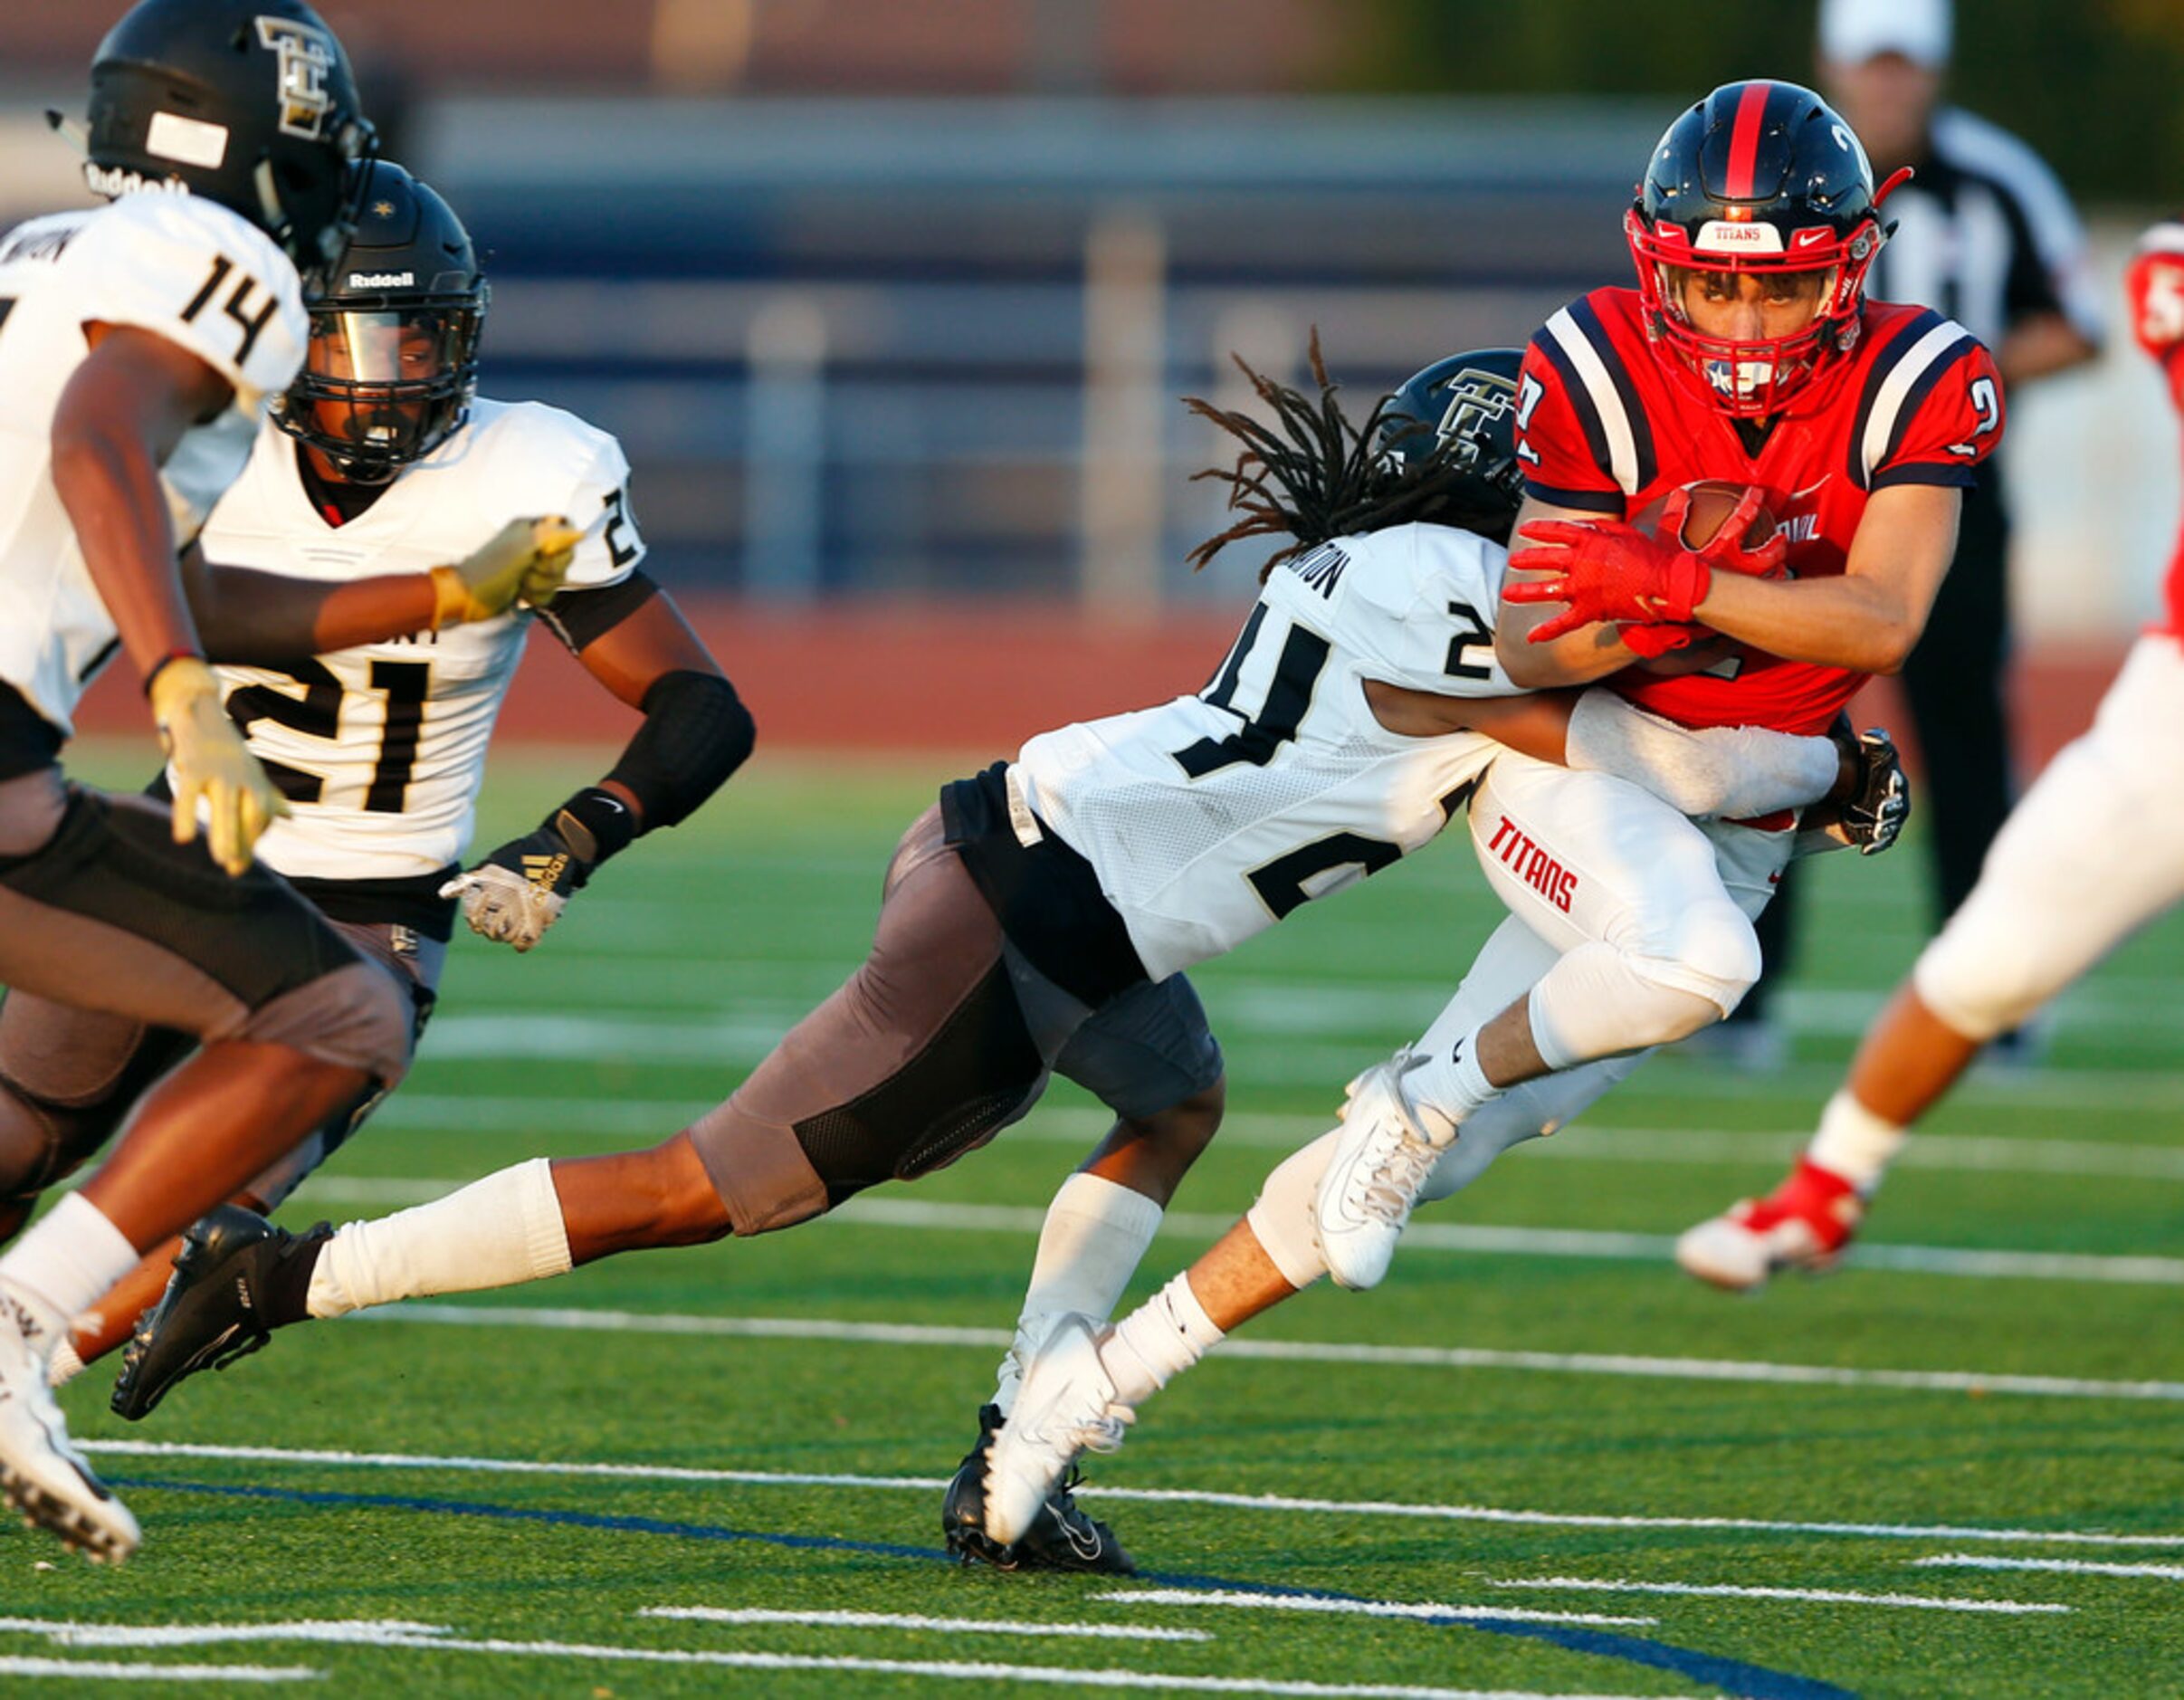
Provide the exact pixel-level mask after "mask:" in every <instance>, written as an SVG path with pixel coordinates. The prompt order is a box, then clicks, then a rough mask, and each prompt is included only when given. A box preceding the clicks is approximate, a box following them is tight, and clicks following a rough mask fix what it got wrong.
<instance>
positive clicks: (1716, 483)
mask: <svg viewBox="0 0 2184 1700" xmlns="http://www.w3.org/2000/svg"><path fill="white" fill-rule="evenodd" d="M1683 488H1684V489H1686V490H1688V491H1689V492H1691V511H1690V512H1688V513H1687V514H1685V515H1684V516H1683V536H1681V537H1680V538H1678V539H1677V541H1678V542H1679V543H1681V544H1683V547H1684V548H1685V549H1703V548H1705V546H1706V545H1707V544H1709V543H1711V542H1712V541H1713V539H1714V533H1715V532H1717V531H1719V530H1721V526H1722V524H1723V522H1724V521H1727V520H1728V518H1729V516H1730V515H1731V514H1732V513H1734V512H1735V511H1737V503H1738V502H1740V501H1742V500H1743V499H1744V486H1743V485H1742V484H1732V483H1731V482H1729V481H1728V480H1727V479H1723V478H1702V479H1699V480H1697V481H1696V482H1693V483H1689V484H1686V485H1684V486H1683ZM1667 505H1668V498H1667V497H1666V496H1663V497H1661V498H1660V499H1659V500H1658V501H1649V502H1647V503H1646V504H1645V507H1644V508H1642V509H1640V510H1639V511H1638V512H1637V513H1636V515H1635V516H1634V517H1633V518H1632V520H1631V523H1632V524H1633V525H1635V526H1636V527H1637V528H1638V529H1639V530H1641V531H1646V532H1651V531H1653V530H1655V529H1656V528H1657V527H1658V526H1659V525H1660V523H1661V513H1662V510H1663V509H1664V508H1665V507H1667ZM1774 534H1775V516H1774V515H1773V514H1772V513H1770V512H1769V511H1768V509H1767V505H1766V504H1765V503H1764V502H1762V503H1761V504H1760V511H1759V512H1757V513H1755V514H1753V515H1752V518H1751V524H1750V526H1749V527H1748V528H1747V529H1746V530H1745V533H1744V547H1745V548H1746V549H1758V548H1759V547H1760V545H1761V544H1763V543H1765V542H1766V541H1767V540H1768V539H1769V538H1770V537H1772V536H1773V535H1774Z"/></svg>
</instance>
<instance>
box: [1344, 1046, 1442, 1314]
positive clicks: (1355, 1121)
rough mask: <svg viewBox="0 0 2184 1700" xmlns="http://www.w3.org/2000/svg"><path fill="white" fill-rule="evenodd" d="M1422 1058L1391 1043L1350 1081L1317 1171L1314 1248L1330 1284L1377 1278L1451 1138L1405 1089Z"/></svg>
mask: <svg viewBox="0 0 2184 1700" xmlns="http://www.w3.org/2000/svg"><path fill="white" fill-rule="evenodd" d="M1425 1062H1426V1059H1425V1058H1424V1057H1422V1056H1419V1055H1416V1054H1415V1053H1413V1052H1410V1051H1397V1053H1396V1054H1395V1055H1393V1056H1391V1057H1389V1058H1388V1060H1387V1061H1386V1062H1384V1063H1375V1064H1374V1065H1372V1066H1371V1067H1370V1068H1369V1069H1367V1070H1366V1071H1365V1072H1364V1073H1363V1074H1359V1076H1358V1077H1357V1079H1355V1080H1353V1081H1351V1082H1350V1101H1349V1102H1348V1103H1345V1104H1344V1105H1343V1106H1342V1129H1341V1137H1340V1140H1338V1141H1336V1144H1335V1150H1334V1155H1333V1156H1332V1157H1331V1158H1330V1160H1328V1165H1327V1172H1326V1173H1325V1174H1323V1175H1321V1177H1320V1196H1319V1199H1318V1202H1317V1205H1316V1207H1315V1211H1314V1215H1315V1218H1316V1220H1317V1223H1318V1227H1319V1232H1320V1250H1321V1254H1322V1255H1323V1256H1325V1257H1326V1258H1327V1269H1328V1273H1329V1274H1330V1275H1332V1276H1333V1277H1334V1279H1335V1285H1337V1286H1342V1287H1349V1288H1350V1289H1352V1290H1353V1291H1357V1292H1362V1291H1363V1290H1364V1289H1365V1288H1367V1287H1371V1286H1378V1285H1379V1284H1380V1278H1381V1276H1383V1275H1386V1274H1387V1273H1388V1264H1389V1262H1390V1261H1391V1260H1392V1259H1393V1258H1394V1256H1395V1255H1396V1242H1397V1240H1398V1239H1400V1238H1402V1237H1403V1227H1404V1225H1405V1224H1406V1223H1407V1222H1408V1221H1409V1220H1410V1212H1411V1207H1412V1206H1413V1205H1415V1204H1416V1203H1417V1201H1418V1193H1419V1190H1420V1189H1422V1188H1423V1187H1424V1186H1425V1185H1426V1176H1428V1175H1430V1174H1431V1173H1432V1172H1433V1167H1434V1164H1435V1162H1437V1161H1438V1160H1440V1156H1441V1153H1442V1152H1443V1151H1446V1150H1447V1149H1448V1148H1449V1146H1450V1145H1452V1144H1454V1142H1455V1137H1456V1124H1455V1123H1454V1122H1452V1121H1450V1120H1449V1119H1448V1118H1447V1117H1446V1116H1445V1115H1443V1114H1441V1113H1439V1112H1438V1111H1435V1110H1431V1109H1426V1110H1421V1109H1419V1108H1417V1107H1416V1105H1414V1104H1412V1103H1411V1102H1410V1101H1409V1100H1408V1099H1407V1097H1405V1096H1404V1094H1403V1076H1404V1075H1405V1074H1409V1073H1410V1072H1411V1071H1412V1070H1414V1069H1416V1068H1419V1067H1421V1066H1423V1065H1424V1064H1425Z"/></svg>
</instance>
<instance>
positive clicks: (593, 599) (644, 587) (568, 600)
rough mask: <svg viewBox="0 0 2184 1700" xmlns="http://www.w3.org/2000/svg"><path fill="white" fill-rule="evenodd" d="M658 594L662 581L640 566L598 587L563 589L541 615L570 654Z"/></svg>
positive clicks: (608, 630) (541, 610)
mask: <svg viewBox="0 0 2184 1700" xmlns="http://www.w3.org/2000/svg"><path fill="white" fill-rule="evenodd" d="M659 594H660V587H659V585H658V584H657V583H656V582H655V581H653V579H651V578H647V577H646V576H645V573H644V568H642V567H640V568H638V569H637V570H636V571H635V572H633V573H632V574H630V576H629V577H628V578H623V579H618V580H616V581H615V583H613V584H611V585H602V586H600V587H598V588H597V589H596V590H564V591H563V592H562V593H561V594H560V595H559V596H558V597H555V598H554V600H553V604H552V606H548V607H543V608H540V609H539V619H540V620H541V621H542V622H543V623H544V624H545V626H546V628H547V629H548V631H550V632H551V633H553V635H555V636H556V637H558V638H559V639H560V640H561V642H562V644H563V645H564V646H565V647H566V648H567V650H568V653H569V654H572V655H578V654H583V653H584V649H585V647H586V645H589V644H593V643H596V642H597V641H598V640H599V639H600V638H602V637H604V636H606V634H607V633H609V632H611V631H613V630H614V628H615V626H619V625H621V624H622V622H623V621H625V620H626V619H627V618H629V616H631V615H633V614H634V613H635V612H636V611H637V610H638V609H639V608H641V607H643V606H644V605H645V604H646V603H647V602H650V601H651V600H652V599H653V597H656V596H658V595H659Z"/></svg>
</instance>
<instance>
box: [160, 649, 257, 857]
mask: <svg viewBox="0 0 2184 1700" xmlns="http://www.w3.org/2000/svg"><path fill="white" fill-rule="evenodd" d="M145 694H146V695H147V696H148V697H149V698H150V699H151V705H152V719H153V721H155V722H156V723H157V726H158V728H159V742H160V744H161V745H162V746H163V747H164V748H165V749H166V750H167V762H168V764H169V765H170V766H171V767H172V768H173V769H174V788H175V806H174V823H175V842H176V844H187V843H189V841H190V840H191V839H193V838H195V837H196V836H197V805H198V804H199V803H200V802H202V803H204V804H205V808H206V826H205V840H206V844H205V847H206V848H207V849H208V850H210V851H211V852H212V857H213V860H214V861H215V862H217V863H218V864H220V865H221V866H222V867H224V868H225V869H226V870H227V871H228V873H229V874H240V873H242V872H243V869H245V868H247V867H248V866H250V860H251V848H252V846H253V845H255V844H256V843H257V842H258V839H259V836H260V835H262V833H263V832H264V831H265V829H266V828H267V827H268V826H271V825H272V823H273V821H274V820H275V819H276V818H278V817H281V816H282V815H285V814H287V813H288V804H287V802H286V800H285V799H283V798H282V797H281V793H280V792H279V791H277V790H275V789H274V788H273V782H272V780H271V779H269V778H266V777H265V769H263V768H262V767H260V766H259V765H258V758H257V757H255V756H253V755H252V754H251V752H250V746H249V745H248V744H246V743H244V742H243V734H242V733H241V732H240V731H236V730H235V723H234V721H231V720H229V719H228V717H227V709H226V707H225V706H224V704H223V703H222V702H221V701H220V682H219V680H218V679H217V678H216V677H215V676H214V673H213V670H212V669H211V668H210V667H208V666H206V665H205V663H204V662H202V661H200V660H198V659H197V657H196V656H195V655H177V656H176V657H175V658H174V659H173V660H171V661H169V662H167V663H166V664H163V665H162V666H161V667H160V668H159V669H158V671H157V672H156V673H153V674H152V677H151V683H149V684H148V686H147V687H146V689H145Z"/></svg>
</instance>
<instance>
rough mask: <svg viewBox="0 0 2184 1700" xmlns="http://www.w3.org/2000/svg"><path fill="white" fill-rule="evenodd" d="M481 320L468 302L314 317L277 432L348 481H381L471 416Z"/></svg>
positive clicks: (332, 311) (476, 306)
mask: <svg viewBox="0 0 2184 1700" xmlns="http://www.w3.org/2000/svg"><path fill="white" fill-rule="evenodd" d="M482 316H483V315H482V304H481V303H478V302H472V301H460V302H449V303H425V304H405V305H403V306H399V307H395V306H389V307H386V308H384V309H379V310H355V309H343V308H321V309H319V310H314V311H313V312H312V314H311V337H310V351H309V353H308V354H307V356H306V357H305V359H304V363H303V370H302V372H301V373H300V374H299V375H298V377H297V378H296V381H295V382H294V383H293V384H292V385H291V386H290V387H289V388H288V390H287V392H286V393H285V394H284V395H283V396H281V402H280V406H279V410H278V419H279V422H280V425H281V429H282V430H283V431H285V432H287V433H288V434H289V435H291V436H292V437H295V438H297V439H298V440H299V441H300V442H303V443H307V444H310V446H311V447H313V448H315V449H317V450H318V451H319V453H320V454H323V455H325V456H326V458H327V459H328V460H329V462H330V463H332V464H333V468H334V470H335V472H336V473H339V475H340V476H341V477H342V478H343V479H344V480H346V481H347V482H350V483H358V484H381V483H385V482H387V481H388V480H389V479H391V478H393V477H394V475H395V474H396V473H397V472H399V471H400V470H401V469H402V468H403V467H405V466H407V465H409V464H411V463H413V462H415V461H418V460H422V459H423V458H424V456H425V455H427V454H431V453H432V452H433V450H434V449H435V448H437V447H438V446H439V445H440V444H442V443H443V442H444V441H445V440H446V439H447V437H448V435H449V434H451V433H452V432H453V430H454V429H455V427H456V426H457V425H461V424H462V423H463V418H464V417H465V415H467V414H468V412H469V409H470V404H471V401H472V397H473V396H475V395H476V393H477V388H478V332H479V328H480V323H481V320H482Z"/></svg>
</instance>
